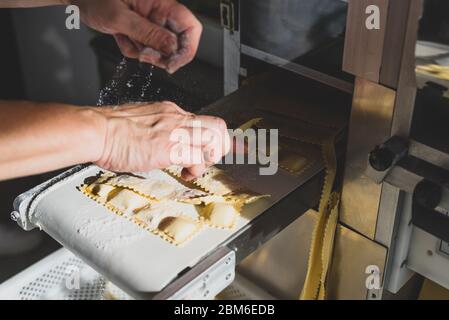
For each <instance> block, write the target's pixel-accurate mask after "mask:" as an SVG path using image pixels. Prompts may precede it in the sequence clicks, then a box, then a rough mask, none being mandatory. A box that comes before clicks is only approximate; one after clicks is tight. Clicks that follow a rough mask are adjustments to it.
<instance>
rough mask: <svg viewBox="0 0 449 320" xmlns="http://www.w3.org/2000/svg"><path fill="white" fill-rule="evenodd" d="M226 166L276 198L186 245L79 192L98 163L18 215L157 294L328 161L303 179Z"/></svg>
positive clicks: (27, 203) (136, 287) (53, 184)
mask: <svg viewBox="0 0 449 320" xmlns="http://www.w3.org/2000/svg"><path fill="white" fill-rule="evenodd" d="M224 167H225V171H227V172H228V173H229V174H230V175H231V176H233V177H234V178H237V179H238V181H237V182H238V183H242V182H243V183H242V184H243V185H244V186H245V187H247V188H249V189H251V190H253V191H256V192H259V193H261V194H270V195H271V197H270V198H267V199H261V200H259V201H257V202H256V203H253V204H251V205H247V206H245V207H244V210H243V212H242V215H241V216H240V217H239V218H238V221H237V225H236V227H235V228H234V229H232V230H223V229H214V228H205V229H203V230H202V231H201V232H200V233H199V234H197V235H196V236H195V237H194V238H193V239H192V240H191V241H190V242H188V243H186V244H185V245H183V246H181V247H178V246H175V245H173V244H170V243H168V242H166V241H164V240H163V239H161V238H160V237H158V236H155V235H154V234H151V233H150V232H148V231H146V230H144V229H142V228H140V227H139V226H137V225H136V224H134V223H132V222H130V221H128V220H126V219H124V218H122V217H120V216H117V215H115V214H114V213H112V212H111V211H109V210H108V209H106V208H105V207H104V206H102V205H100V204H98V203H96V202H95V201H93V200H91V199H89V198H87V197H86V196H85V195H84V194H82V193H81V192H80V191H79V190H77V187H78V186H80V185H81V184H83V182H84V180H85V179H86V178H87V177H91V176H94V175H96V174H98V173H99V172H100V171H101V169H100V168H98V167H97V166H87V167H76V168H73V169H71V170H69V171H67V172H65V173H63V174H62V175H60V176H58V177H56V178H54V179H52V180H50V181H49V182H47V183H44V184H43V185H40V186H38V187H36V188H34V189H33V190H30V191H29V192H27V193H24V194H22V195H20V196H19V197H18V198H17V199H16V201H15V203H14V207H15V212H14V213H13V218H14V219H15V220H17V222H18V223H19V225H21V226H22V227H23V228H24V229H27V230H29V229H32V228H34V227H39V228H40V229H41V230H43V231H45V232H46V233H47V234H49V235H50V236H51V237H53V238H54V239H55V240H57V241H58V242H60V243H61V244H62V245H63V246H64V247H66V248H67V249H69V250H70V251H72V252H73V253H74V254H75V255H77V256H78V257H80V258H81V259H82V260H83V261H85V262H86V263H87V264H88V265H90V266H91V267H92V268H94V269H95V270H96V271H97V272H99V273H101V274H102V275H104V276H105V277H106V278H107V279H108V280H110V281H111V282H113V283H114V284H115V285H117V286H119V287H120V288H121V289H123V290H125V291H126V292H128V293H130V294H131V295H135V296H139V295H140V294H141V293H145V294H148V293H157V292H160V291H161V290H162V289H164V287H166V286H167V285H168V284H169V283H170V282H171V281H172V280H174V279H176V278H177V276H178V275H179V274H180V273H182V272H183V271H184V270H186V268H188V267H193V266H194V265H195V264H197V263H198V262H199V261H200V260H201V259H202V258H205V257H207V256H208V255H209V254H210V253H211V252H212V251H214V250H215V249H217V248H218V247H220V246H223V245H224V244H226V242H227V241H229V240H230V239H232V238H233V236H234V235H235V234H237V233H238V232H240V231H241V230H242V229H245V227H246V226H248V224H249V222H250V221H252V220H253V219H254V218H255V217H257V216H258V215H259V214H261V213H263V212H264V211H265V210H267V209H268V208H270V207H271V206H273V205H274V204H275V203H276V202H278V201H279V200H281V199H282V198H283V197H285V196H286V195H288V194H289V193H290V192H292V191H293V190H295V189H296V188H297V187H298V186H300V185H301V184H303V183H304V182H305V181H307V180H308V179H309V178H310V177H311V176H313V175H314V174H316V172H317V171H319V170H320V169H321V168H322V164H321V163H318V162H317V164H316V165H315V166H312V167H311V168H309V169H308V170H307V171H306V172H304V173H303V174H302V175H301V177H297V176H293V175H291V174H289V173H287V172H284V171H282V170H280V171H279V172H278V173H277V174H276V175H274V176H260V175H258V169H257V167H256V166H224ZM136 293H137V294H136Z"/></svg>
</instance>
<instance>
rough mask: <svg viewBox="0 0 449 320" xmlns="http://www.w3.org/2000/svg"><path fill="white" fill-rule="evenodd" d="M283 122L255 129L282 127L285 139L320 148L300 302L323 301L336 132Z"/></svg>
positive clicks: (332, 224) (333, 219)
mask: <svg viewBox="0 0 449 320" xmlns="http://www.w3.org/2000/svg"><path fill="white" fill-rule="evenodd" d="M282 122H283V121H275V122H272V121H266V120H265V119H264V120H263V121H262V122H261V123H260V124H259V125H258V126H259V127H261V128H272V127H273V126H276V125H277V126H282V127H281V128H282V129H284V132H282V133H281V136H282V135H283V134H285V132H286V137H288V138H290V139H295V140H298V141H301V142H305V143H309V144H312V145H317V146H319V147H320V148H321V153H322V158H323V161H324V166H325V177H324V183H323V188H322V191H321V198H320V203H319V209H318V220H317V222H316V224H315V226H314V229H313V232H312V240H311V246H310V251H309V259H308V268H307V274H306V279H305V282H304V286H303V289H302V292H301V295H300V299H303V300H312V299H325V297H326V281H327V275H328V270H329V266H330V263H331V259H332V251H333V243H334V235H335V229H336V227H337V223H338V206H339V201H337V200H336V199H339V197H338V196H337V195H335V196H333V195H332V190H333V186H334V181H335V176H336V171H337V159H336V153H335V138H336V136H337V134H338V132H336V130H332V131H330V129H329V128H325V129H324V130H321V128H318V127H317V126H316V125H312V124H308V125H307V126H306V129H304V127H303V128H299V130H298V128H296V127H295V128H293V127H291V126H289V124H288V123H286V122H284V123H282Z"/></svg>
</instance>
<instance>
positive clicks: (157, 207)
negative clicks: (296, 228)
mask: <svg viewBox="0 0 449 320" xmlns="http://www.w3.org/2000/svg"><path fill="white" fill-rule="evenodd" d="M89 180H90V182H86V183H85V184H84V185H82V186H81V187H80V188H79V190H80V191H82V192H83V193H84V194H85V195H86V196H88V197H89V198H91V199H93V200H95V201H96V202H98V203H100V204H102V205H103V206H105V207H106V208H107V209H109V210H110V211H112V212H114V213H115V214H118V215H120V216H122V217H124V218H126V219H128V220H130V221H132V222H134V223H136V224H137V225H139V226H140V227H142V228H144V229H146V230H148V231H150V232H152V233H153V234H156V235H158V236H160V237H161V238H162V239H164V240H166V241H168V242H170V243H173V244H176V245H181V244H184V243H186V242H188V241H189V240H190V239H192V238H193V236H194V235H195V234H197V233H198V232H200V230H201V229H203V228H204V227H212V228H225V229H232V228H233V227H234V226H235V224H236V221H237V219H238V216H239V214H240V211H241V209H242V207H243V206H244V205H245V204H247V203H250V202H253V201H256V200H257V199H259V198H260V197H262V196H260V195H257V194H255V193H252V192H250V191H246V190H243V189H242V188H240V187H239V186H238V185H237V184H235V183H234V182H232V179H230V178H228V177H227V176H226V175H223V173H222V172H221V170H218V169H216V168H211V169H209V170H208V171H207V172H206V173H205V174H204V175H203V176H202V177H200V178H198V179H197V180H196V181H193V182H191V183H187V182H183V181H181V180H180V171H179V170H178V168H176V167H172V168H171V169H170V170H167V171H166V172H164V171H161V170H154V171H152V172H150V173H148V174H146V175H145V176H138V175H132V174H115V173H112V172H105V173H100V174H99V175H98V176H96V177H91V178H90V179H87V181H89ZM206 186H207V188H211V190H206V189H207V188H206Z"/></svg>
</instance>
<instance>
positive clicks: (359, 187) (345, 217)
mask: <svg viewBox="0 0 449 320" xmlns="http://www.w3.org/2000/svg"><path fill="white" fill-rule="evenodd" d="M395 97H396V92H395V91H393V90H391V89H388V88H386V87H383V86H381V85H379V84H376V83H373V82H370V81H366V80H364V79H361V78H357V79H356V85H355V91H354V100H353V104H352V112H351V120H350V124H349V138H348V150H347V156H346V167H345V177H344V182H343V191H342V199H341V211H340V219H341V221H342V222H343V223H344V224H346V225H348V226H349V227H351V228H352V229H354V230H356V231H357V232H359V233H361V234H363V235H365V236H366V237H368V238H370V239H374V235H375V231H376V222H377V213H378V208H379V201H380V195H381V188H382V187H381V185H379V184H376V183H375V182H374V181H372V180H371V179H370V178H368V177H367V176H365V171H366V166H367V164H368V154H369V153H370V151H372V150H373V149H374V147H375V146H376V145H379V144H381V143H383V142H385V141H386V140H387V139H388V138H389V137H390V132H391V123H392V118H393V112H394V104H395Z"/></svg>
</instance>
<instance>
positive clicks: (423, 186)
mask: <svg viewBox="0 0 449 320" xmlns="http://www.w3.org/2000/svg"><path fill="white" fill-rule="evenodd" d="M442 196H443V190H442V188H441V187H440V186H439V185H437V184H435V183H432V182H430V181H427V180H423V181H421V182H420V183H418V184H417V185H416V187H415V191H414V193H413V199H414V200H415V201H416V202H418V203H419V204H420V205H422V206H424V207H426V208H431V209H435V208H436V207H437V206H438V205H439V204H440V202H441V198H442Z"/></svg>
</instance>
